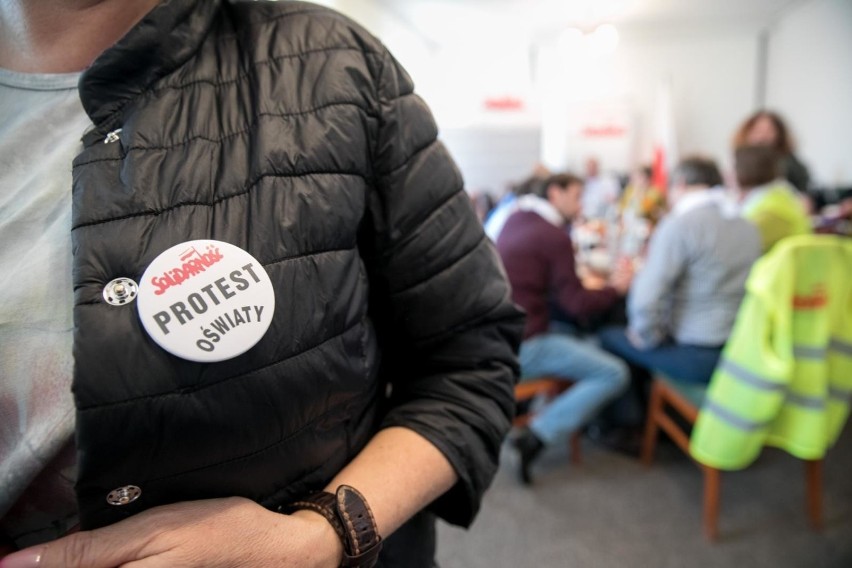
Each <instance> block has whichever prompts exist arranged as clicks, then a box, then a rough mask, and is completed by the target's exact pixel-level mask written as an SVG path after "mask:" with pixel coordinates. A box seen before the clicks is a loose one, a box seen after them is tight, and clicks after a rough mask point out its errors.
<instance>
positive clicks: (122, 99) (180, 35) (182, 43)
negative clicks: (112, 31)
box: [79, 0, 221, 142]
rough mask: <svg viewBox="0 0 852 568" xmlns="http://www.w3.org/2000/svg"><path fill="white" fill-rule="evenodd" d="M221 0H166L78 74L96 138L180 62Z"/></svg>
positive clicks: (209, 23)
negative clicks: (131, 103) (130, 104)
mask: <svg viewBox="0 0 852 568" xmlns="http://www.w3.org/2000/svg"><path fill="white" fill-rule="evenodd" d="M220 4H221V0H165V1H164V2H162V3H160V4H159V5H158V6H157V7H156V8H154V9H153V10H151V11H150V12H149V13H148V14H147V15H146V16H145V17H144V18H143V19H142V20H141V21H140V22H139V23H138V24H136V25H135V26H134V27H133V28H132V29H131V30H130V31H129V32H128V33H127V34H126V35H125V36H124V37H123V38H121V39H120V40H119V41H118V42H117V43H116V44H115V45H114V46H112V47H111V48H109V49H107V50H106V51H105V52H103V53H102V54H101V55H100V56H98V58H97V59H95V61H94V63H92V66H91V67H89V68H88V69H87V70H86V71H84V72H83V75H82V76H81V77H80V83H79V90H80V99H81V100H82V103H83V108H84V109H85V110H86V113H87V114H88V115H89V117H90V118H91V119H92V122H93V123H94V124H95V129H94V130H93V131H91V132H90V133H89V134H87V135H86V137H85V138H84V142H87V140H88V139H90V138H99V137H103V135H104V134H105V133H106V132H107V131H109V130H112V129H113V128H115V127H116V126H117V125H119V124H120V123H121V122H122V116H121V111H122V110H123V109H124V108H125V107H126V106H127V105H128V104H129V103H130V102H131V101H133V100H134V99H136V98H137V97H139V96H140V95H142V94H143V93H144V92H145V91H146V90H147V89H149V88H150V87H151V85H153V84H154V83H155V82H156V81H157V80H158V79H160V78H162V77H164V76H165V75H168V74H169V73H171V72H172V71H174V70H175V69H177V68H178V67H180V66H181V65H183V64H184V63H185V62H186V61H187V60H188V59H189V58H190V57H191V56H192V55H193V54H194V53H195V52H196V51H197V49H198V47H199V46H200V44H201V42H202V40H203V39H204V37H205V36H206V35H207V32H208V31H209V29H210V27H211V26H212V24H213V20H214V18H215V16H216V14H217V13H218V11H219V6H220Z"/></svg>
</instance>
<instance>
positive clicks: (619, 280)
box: [609, 259, 633, 296]
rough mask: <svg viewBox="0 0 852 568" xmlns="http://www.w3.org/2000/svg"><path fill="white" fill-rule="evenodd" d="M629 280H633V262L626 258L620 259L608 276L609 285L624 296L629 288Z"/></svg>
mask: <svg viewBox="0 0 852 568" xmlns="http://www.w3.org/2000/svg"><path fill="white" fill-rule="evenodd" d="M631 282H633V264H632V263H631V262H630V260H628V259H621V260H619V261H618V263H617V264H616V267H615V270H613V271H612V274H611V275H610V277H609V285H610V286H612V287H613V288H615V291H616V292H618V293H619V294H621V295H622V296H624V295H626V294H627V291H628V290H630V283H631Z"/></svg>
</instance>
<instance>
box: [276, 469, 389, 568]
mask: <svg viewBox="0 0 852 568" xmlns="http://www.w3.org/2000/svg"><path fill="white" fill-rule="evenodd" d="M302 509H308V510H310V511H314V512H315V513H319V514H320V515H322V516H323V517H325V519H326V520H327V521H328V522H329V523H330V524H331V526H332V527H333V528H334V531H335V532H336V533H337V536H338V537H340V542H342V543H343V561H342V562H341V563H340V566H341V568H344V567H345V568H372V567H373V566H375V565H376V562H378V560H379V552H380V551H381V550H382V537H381V536H380V535H379V531H378V527H376V519H375V518H374V517H373V512H372V511H371V510H370V506H369V505H368V504H367V501H366V499H364V496H363V495H361V493H360V492H359V491H358V490H357V489H355V488H354V487H350V486H349V485H341V486H340V487H338V488H337V492H336V493H335V494H332V493H329V492H328V491H320V492H318V493H314V494H312V495H309V496H308V497H305V498H304V499H300V500H298V501H295V502H293V503H290V504H289V505H285V506H284V507H282V508H281V512H282V513H286V514H290V513H294V512H295V511H299V510H302Z"/></svg>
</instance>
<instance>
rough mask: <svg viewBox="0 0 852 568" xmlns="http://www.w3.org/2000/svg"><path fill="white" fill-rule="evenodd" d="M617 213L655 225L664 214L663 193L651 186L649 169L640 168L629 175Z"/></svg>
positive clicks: (646, 167)
mask: <svg viewBox="0 0 852 568" xmlns="http://www.w3.org/2000/svg"><path fill="white" fill-rule="evenodd" d="M619 212H620V213H621V216H622V218H623V217H624V216H635V217H637V218H640V219H645V220H647V221H648V222H650V223H651V225H656V224H657V223H658V222H659V221H660V219H661V218H662V217H663V215H665V213H666V194H665V192H664V191H663V190H662V189H660V188H658V187H655V186H653V185H651V167H650V166H641V167H639V168H636V169H635V170H633V172H631V174H630V181H629V182H628V183H627V187H625V188H624V193H623V194H622V195H621V199H620V200H619Z"/></svg>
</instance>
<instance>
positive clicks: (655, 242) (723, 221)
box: [600, 157, 761, 450]
mask: <svg viewBox="0 0 852 568" xmlns="http://www.w3.org/2000/svg"><path fill="white" fill-rule="evenodd" d="M720 183H721V176H720V174H719V170H718V169H717V167H716V164H715V163H714V162H713V161H712V160H709V159H705V158H699V157H695V158H688V159H685V160H683V161H682V162H680V164H678V166H677V167H676V168H675V170H674V172H673V174H672V187H671V192H670V199H671V204H672V210H671V213H670V214H669V215H668V216H666V217H665V218H664V219H663V220H662V221H661V222H660V224H659V226H658V227H657V230H656V231H655V232H654V235H653V236H652V237H651V241H650V243H649V246H648V255H647V258H646V261H645V264H644V266H643V267H642V270H641V271H640V272H639V274H638V275H637V276H636V279H635V280H634V282H633V285H632V287H631V288H630V293H629V295H628V299H627V318H628V322H629V323H628V327H627V328H626V329H624V328H608V329H606V330H604V331H603V332H601V334H600V339H601V346H602V347H603V348H604V349H605V350H607V351H609V352H610V353H613V354H615V355H618V356H619V357H621V358H623V359H624V360H625V361H627V362H628V363H629V364H630V366H631V371H632V373H633V375H634V379H635V380H634V383H633V387H634V389H633V396H631V397H628V398H627V399H624V400H622V401H619V404H618V406H619V407H620V410H621V412H622V413H623V414H624V415H626V416H627V419H626V420H625V419H624V416H621V417H619V418H620V419H621V422H622V425H623V426H627V428H625V429H623V431H621V432H618V431H617V429H614V430H616V431H615V432H614V433H612V434H611V437H612V438H619V437H621V438H628V437H629V438H631V440H632V443H633V446H635V445H636V443H638V427H639V426H640V425H641V423H642V419H641V417H642V415H643V412H644V408H645V405H644V404H642V401H643V400H644V396H643V393H644V389H645V387H646V386H647V379H648V378H649V377H650V372H652V371H658V372H662V373H665V374H666V375H667V376H669V377H670V378H672V379H673V380H677V381H683V382H689V383H707V382H709V380H710V377H711V375H712V374H713V369H714V368H715V367H716V363H717V361H718V359H719V355H720V353H721V351H722V347H723V346H724V344H725V341H726V340H727V338H728V335H729V333H730V331H731V328H732V327H733V323H734V319H735V318H736V314H737V309H738V308H739V304H740V301H741V300H742V298H743V295H744V293H745V281H746V278H747V277H748V274H749V271H750V269H751V265H752V263H753V262H754V261H755V260H756V259H757V258H758V257H759V256H760V251H761V247H760V235H759V233H758V231H757V229H756V228H755V227H754V226H753V225H752V224H751V223H749V222H748V221H746V220H744V219H742V218H740V217H739V216H738V215H737V211H736V208H735V207H733V206H732V204H731V203H729V202H728V200H727V198H726V192H725V190H724V189H723V188H722V187H721V186H720V185H719V184H720ZM631 418H632V419H631ZM616 422H618V421H616ZM619 443H621V444H627V442H625V441H624V440H621V441H615V442H613V444H619ZM635 449H636V448H635V447H634V450H635Z"/></svg>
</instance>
